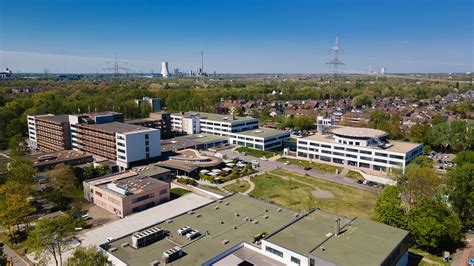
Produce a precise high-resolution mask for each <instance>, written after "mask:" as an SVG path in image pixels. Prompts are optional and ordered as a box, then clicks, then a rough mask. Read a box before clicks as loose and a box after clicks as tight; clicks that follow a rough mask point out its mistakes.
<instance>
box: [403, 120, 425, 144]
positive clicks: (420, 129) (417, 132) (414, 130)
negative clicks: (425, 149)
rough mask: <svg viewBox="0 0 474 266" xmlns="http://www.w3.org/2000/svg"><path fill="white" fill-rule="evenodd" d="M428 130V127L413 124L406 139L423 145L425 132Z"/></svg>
mask: <svg viewBox="0 0 474 266" xmlns="http://www.w3.org/2000/svg"><path fill="white" fill-rule="evenodd" d="M429 129H430V126H429V125H425V124H415V125H413V126H411V127H410V132H409V135H408V138H409V139H410V141H412V142H416V143H424V142H425V138H426V132H427V131H428V130H429Z"/></svg>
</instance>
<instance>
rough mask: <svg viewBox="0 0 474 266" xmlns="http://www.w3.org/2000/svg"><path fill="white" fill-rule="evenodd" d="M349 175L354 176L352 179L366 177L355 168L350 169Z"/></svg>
mask: <svg viewBox="0 0 474 266" xmlns="http://www.w3.org/2000/svg"><path fill="white" fill-rule="evenodd" d="M347 177H349V178H352V179H358V180H364V179H365V178H364V177H363V176H362V174H361V173H359V172H357V171H354V170H349V172H348V173H347Z"/></svg>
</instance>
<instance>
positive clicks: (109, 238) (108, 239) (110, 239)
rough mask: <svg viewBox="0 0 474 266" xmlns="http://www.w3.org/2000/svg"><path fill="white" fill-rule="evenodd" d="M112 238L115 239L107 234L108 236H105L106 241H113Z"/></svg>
mask: <svg viewBox="0 0 474 266" xmlns="http://www.w3.org/2000/svg"><path fill="white" fill-rule="evenodd" d="M114 239H115V238H113V237H111V236H109V237H107V239H106V240H107V242H112V241H114Z"/></svg>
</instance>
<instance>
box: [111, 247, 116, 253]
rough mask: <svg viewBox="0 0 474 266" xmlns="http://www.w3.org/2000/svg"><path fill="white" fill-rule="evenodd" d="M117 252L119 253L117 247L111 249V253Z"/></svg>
mask: <svg viewBox="0 0 474 266" xmlns="http://www.w3.org/2000/svg"><path fill="white" fill-rule="evenodd" d="M115 251H117V248H116V247H112V248H110V249H109V252H115Z"/></svg>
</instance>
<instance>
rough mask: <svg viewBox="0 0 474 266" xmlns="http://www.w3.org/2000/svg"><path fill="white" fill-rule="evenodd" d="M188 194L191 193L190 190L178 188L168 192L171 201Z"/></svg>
mask: <svg viewBox="0 0 474 266" xmlns="http://www.w3.org/2000/svg"><path fill="white" fill-rule="evenodd" d="M190 192H191V191H190V190H187V189H184V188H180V187H175V188H172V189H171V190H170V194H171V199H177V198H179V197H181V196H183V195H184V194H188V193H190Z"/></svg>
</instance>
